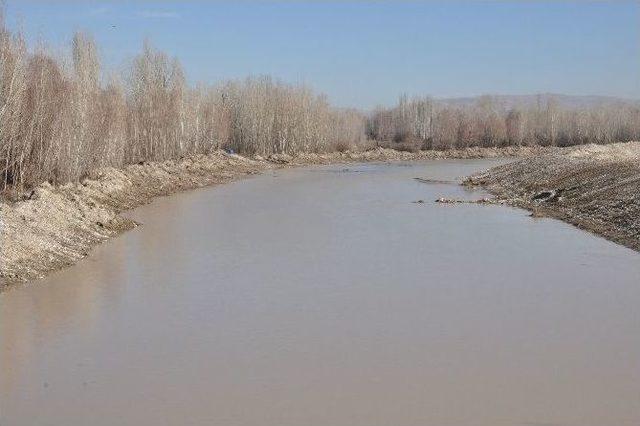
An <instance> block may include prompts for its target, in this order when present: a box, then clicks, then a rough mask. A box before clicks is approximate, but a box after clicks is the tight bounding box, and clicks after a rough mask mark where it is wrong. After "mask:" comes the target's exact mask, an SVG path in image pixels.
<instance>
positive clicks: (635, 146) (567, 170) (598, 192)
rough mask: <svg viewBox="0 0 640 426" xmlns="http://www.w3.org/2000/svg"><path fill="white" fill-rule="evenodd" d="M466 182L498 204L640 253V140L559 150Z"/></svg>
mask: <svg viewBox="0 0 640 426" xmlns="http://www.w3.org/2000/svg"><path fill="white" fill-rule="evenodd" d="M465 184H467V185H482V186H484V187H486V188H487V189H488V190H489V191H490V192H491V193H493V194H494V195H495V197H496V199H495V201H496V202H501V203H507V204H510V205H514V206H517V207H523V208H526V209H529V210H531V211H532V215H533V216H548V217H554V218H558V219H561V220H564V221H566V222H569V223H571V224H573V225H575V226H577V227H579V228H582V229H585V230H588V231H590V232H593V233H595V234H597V235H601V236H603V237H605V238H607V239H609V240H612V241H615V242H617V243H619V244H622V245H625V246H627V247H630V248H632V249H634V250H638V251H640V142H628V143H616V144H611V145H584V146H580V147H573V148H565V149H556V150H552V151H549V152H547V153H544V154H542V155H536V156H531V157H528V158H526V159H523V160H521V161H517V162H514V163H510V164H506V165H503V166H499V167H495V168H493V169H490V170H489V171H488V172H486V173H482V174H478V175H476V176H472V177H470V178H469V179H467V181H466V182H465Z"/></svg>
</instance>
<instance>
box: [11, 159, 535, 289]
mask: <svg viewBox="0 0 640 426" xmlns="http://www.w3.org/2000/svg"><path fill="white" fill-rule="evenodd" d="M537 152H539V149H536V148H513V147H510V148H501V149H494V148H485V149H480V148H470V149H465V150H453V151H426V152H417V153H409V152H399V151H394V150H390V149H383V148H378V149H374V150H370V151H364V152H346V153H331V154H300V155H297V156H293V157H292V156H289V155H272V156H270V157H269V158H262V157H259V156H255V157H253V158H246V157H242V156H239V155H230V154H226V153H224V152H222V151H219V152H215V153H213V154H210V155H200V156H193V157H189V158H185V159H182V160H179V161H167V162H164V163H144V164H139V165H131V166H128V167H126V168H125V169H122V170H117V169H114V168H104V169H99V170H95V171H94V172H93V173H92V174H91V175H90V176H88V177H87V178H86V179H84V180H83V181H82V182H81V183H78V184H68V185H64V186H60V187H52V186H51V185H49V184H43V185H40V186H39V187H37V188H35V190H33V191H32V192H30V193H28V194H25V195H24V197H23V198H24V199H23V200H22V201H19V202H8V201H0V227H1V229H0V290H1V289H2V288H4V287H5V286H7V285H9V284H13V283H19V282H25V281H29V280H32V279H35V278H38V277H42V276H44V275H46V273H48V272H50V271H53V270H56V269H60V268H62V267H65V266H67V265H71V264H73V263H75V262H77V261H78V260H79V259H81V258H83V257H85V256H86V255H87V254H88V252H89V250H90V249H91V247H93V246H95V245H96V244H98V243H100V242H102V241H104V240H106V239H108V238H110V237H113V236H115V235H117V234H118V233H120V232H123V231H125V230H128V229H131V228H133V227H135V226H136V224H135V223H134V222H132V221H131V220H129V219H126V218H124V217H122V216H120V215H119V213H120V212H122V211H124V210H127V209H131V208H134V207H137V206H140V205H142V204H145V203H148V202H150V201H151V200H152V199H153V198H154V197H158V196H163V195H168V194H171V193H174V192H177V191H182V190H187V189H192V188H197V187H202V186H206V185H213V184H220V183H225V182H229V181H232V180H236V179H240V178H242V177H244V176H247V175H251V174H256V173H260V172H261V171H263V170H265V169H270V168H278V167H290V166H302V165H311V164H332V163H352V162H369V161H403V160H404V161H410V160H426V159H440V158H485V157H504V156H527V155H533V154H535V153H537Z"/></svg>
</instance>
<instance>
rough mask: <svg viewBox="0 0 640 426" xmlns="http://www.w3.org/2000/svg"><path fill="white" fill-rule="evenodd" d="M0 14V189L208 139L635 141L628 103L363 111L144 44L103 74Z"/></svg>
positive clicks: (286, 142) (329, 147) (331, 144)
mask: <svg viewBox="0 0 640 426" xmlns="http://www.w3.org/2000/svg"><path fill="white" fill-rule="evenodd" d="M3 22H4V21H3V20H1V19H0V179H1V181H0V189H2V190H7V189H8V188H13V189H17V190H19V189H22V188H25V187H31V186H33V185H37V184H39V183H41V182H44V181H49V182H51V183H54V184H59V183H65V182H74V181H78V180H80V179H81V178H82V177H83V176H85V175H86V174H87V173H88V172H89V171H90V170H92V169H95V168H98V167H104V166H113V167H122V166H124V165H127V164H133V163H138V162H142V161H164V160H170V159H178V158H181V157H183V156H185V155H192V154H206V153H210V152H212V151H215V150H218V149H227V150H233V151H235V152H238V153H242V154H248V155H265V156H266V155H270V154H274V153H286V154H295V153H298V152H329V151H338V150H339V151H344V150H347V149H353V148H354V147H362V146H371V144H372V143H375V144H379V145H386V146H391V147H394V148H399V149H449V148H461V147H469V146H503V145H522V144H540V145H559V146H564V145H572V144H581V143H589V142H595V143H608V142H613V141H624V140H632V139H640V110H639V108H638V106H637V105H636V106H633V105H630V104H620V105H615V106H608V107H606V108H602V107H592V108H587V109H577V108H574V109H563V108H560V107H559V106H558V105H556V104H555V103H554V102H552V101H546V102H544V103H542V104H538V105H536V106H533V107H531V106H529V107H524V108H510V109H507V108H504V107H501V106H500V105H499V103H496V102H494V101H493V100H492V98H490V97H484V98H480V100H479V101H478V102H476V103H475V104H473V105H468V106H451V105H448V104H446V103H442V102H438V101H435V100H433V99H431V98H414V99H409V98H408V97H407V96H406V95H405V96H401V97H400V99H399V102H398V103H397V105H396V106H394V107H391V108H378V109H376V110H375V111H373V112H371V113H368V114H365V113H363V112H360V111H358V110H355V109H338V108H334V107H332V106H331V105H330V104H329V102H328V101H327V99H326V97H325V96H324V95H318V94H316V93H314V92H313V91H312V90H311V89H309V88H308V87H306V86H304V85H292V84H285V83H282V82H280V81H276V80H274V79H272V78H270V77H254V78H248V79H246V80H242V81H226V82H222V83H220V84H216V85H205V84H198V85H194V86H190V85H188V84H187V81H186V77H185V74H184V71H183V69H182V67H181V65H180V62H179V61H178V60H177V59H172V58H170V57H169V56H167V55H166V54H165V53H163V52H160V51H158V50H156V49H154V48H153V47H152V46H151V45H150V44H149V43H148V42H146V43H145V44H144V46H143V48H142V51H141V52H140V53H139V54H138V55H137V56H135V58H134V59H133V60H132V61H131V63H130V64H129V66H128V67H127V68H126V70H125V71H124V72H123V73H122V75H105V74H104V72H103V71H102V70H101V66H100V60H99V55H98V53H97V48H96V45H95V42H94V41H93V39H92V37H91V36H90V35H87V34H84V33H76V34H75V35H74V37H73V40H72V42H71V48H70V54H69V55H68V57H67V56H63V57H57V56H55V55H53V54H51V53H50V52H49V51H47V50H46V49H45V48H37V49H35V50H29V49H27V46H26V42H25V40H24V37H23V35H22V34H20V33H12V32H11V31H9V30H8V29H7V28H6V26H5V25H4V23H3Z"/></svg>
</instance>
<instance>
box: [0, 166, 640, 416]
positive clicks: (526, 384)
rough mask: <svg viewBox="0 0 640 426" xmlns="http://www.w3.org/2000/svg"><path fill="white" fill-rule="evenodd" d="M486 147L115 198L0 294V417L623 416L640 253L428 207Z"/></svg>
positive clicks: (631, 371) (635, 344)
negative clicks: (125, 223) (125, 208)
mask: <svg viewBox="0 0 640 426" xmlns="http://www.w3.org/2000/svg"><path fill="white" fill-rule="evenodd" d="M502 162H503V161H502V160H495V159H494V160H440V161H428V162H420V163H394V164H364V165H347V166H345V165H341V166H321V167H311V168H304V169H291V170H271V171H267V172H265V173H264V174H263V175H260V176H256V177H252V178H249V179H246V180H242V181H238V182H233V183H230V184H226V185H223V186H218V187H213V188H204V189H199V190H195V191H191V192H185V193H182V194H178V195H174V196H171V197H166V198H161V199H158V200H156V201H155V202H153V203H152V204H150V205H147V206H144V207H141V208H138V209H136V210H134V211H132V212H130V214H129V216H130V217H131V218H133V219H134V220H136V221H138V222H141V223H142V224H143V226H140V227H138V228H136V229H134V230H133V231H130V232H128V233H125V234H123V235H122V236H120V237H118V238H115V239H113V240H110V241H108V242H106V243H105V244H103V245H101V246H99V247H98V248H97V249H96V250H95V251H94V252H92V254H91V255H90V256H89V257H88V258H87V259H85V260H84V261H82V262H80V263H78V264H77V265H75V266H73V267H71V268H68V269H65V270H62V271H59V272H56V273H54V274H52V275H50V276H49V277H48V278H46V279H45V280H42V281H38V282H36V283H33V284H30V285H26V286H21V287H16V288H13V289H11V290H9V291H6V292H4V293H2V294H0V425H2V426H14V425H29V426H35V425H62V424H64V425H84V424H91V425H114V424H118V425H225V426H235V425H238V426H239V425H260V426H271V425H272V426H276V425H277V426H289V425H290V426H301V425H303V426H314V425H318V426H321V425H322V426H327V425H330V426H359V425H362V426H374V425H380V426H382V425H385V426H386V425H397V426H402V425H406V426H409V425H411V426H413V425H416V426H417V425H436V426H444V425H451V426H484V425H486V426H502V425H504V426H511V425H567V426H569V425H570V426H574V425H575V426H603V425H616V426H618V425H620V426H626V425H629V426H631V425H634V426H635V425H637V424H640V362H639V361H638V360H640V337H639V336H640V335H639V334H638V330H639V329H640V315H639V314H638V312H639V310H638V306H639V305H640V285H639V284H640V254H639V253H637V252H634V251H632V250H630V249H627V248H625V247H622V246H618V245H616V244H614V243H612V242H609V241H606V240H604V239H602V238H599V237H596V236H594V235H591V234H589V233H585V232H583V231H580V230H578V229H576V228H573V227H572V226H570V225H567V224H565V223H562V222H559V221H556V220H552V219H540V218H531V217H529V213H528V212H526V211H524V210H518V209H513V208H508V207H504V206H499V205H476V204H456V205H448V204H438V203H434V202H433V201H434V200H435V199H437V198H440V197H446V198H455V199H469V200H473V199H478V198H482V197H485V196H486V195H487V194H486V193H485V192H483V191H482V190H480V189H468V188H464V187H462V186H459V185H457V184H456V182H457V181H459V180H460V179H461V178H462V177H464V176H468V175H471V174H473V173H475V172H478V171H480V170H483V169H486V168H489V167H491V166H493V165H496V164H500V163H502ZM416 177H420V178H423V179H427V180H431V181H432V183H424V182H420V181H417V180H415V179H414V178H416ZM419 200H423V201H424V202H423V203H416V201H419Z"/></svg>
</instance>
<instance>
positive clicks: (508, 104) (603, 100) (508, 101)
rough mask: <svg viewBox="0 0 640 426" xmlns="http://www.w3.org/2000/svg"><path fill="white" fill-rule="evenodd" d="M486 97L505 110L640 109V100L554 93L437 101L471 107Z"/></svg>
mask: <svg viewBox="0 0 640 426" xmlns="http://www.w3.org/2000/svg"><path fill="white" fill-rule="evenodd" d="M484 97H489V98H491V99H492V100H493V102H495V103H497V104H499V105H502V106H503V107H504V108H505V109H510V108H514V107H534V106H536V105H538V104H539V105H541V106H545V105H547V102H555V103H556V104H557V105H558V106H559V107H564V108H589V107H596V106H598V107H601V106H608V105H621V104H623V105H635V106H639V107H640V99H625V98H617V97H613V96H572V95H560V94H554V93H542V94H536V95H484V96H474V97H467V98H444V99H437V100H438V102H441V103H443V104H446V105H451V106H470V105H475V104H476V103H478V102H479V101H481V100H482V98H484Z"/></svg>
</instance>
